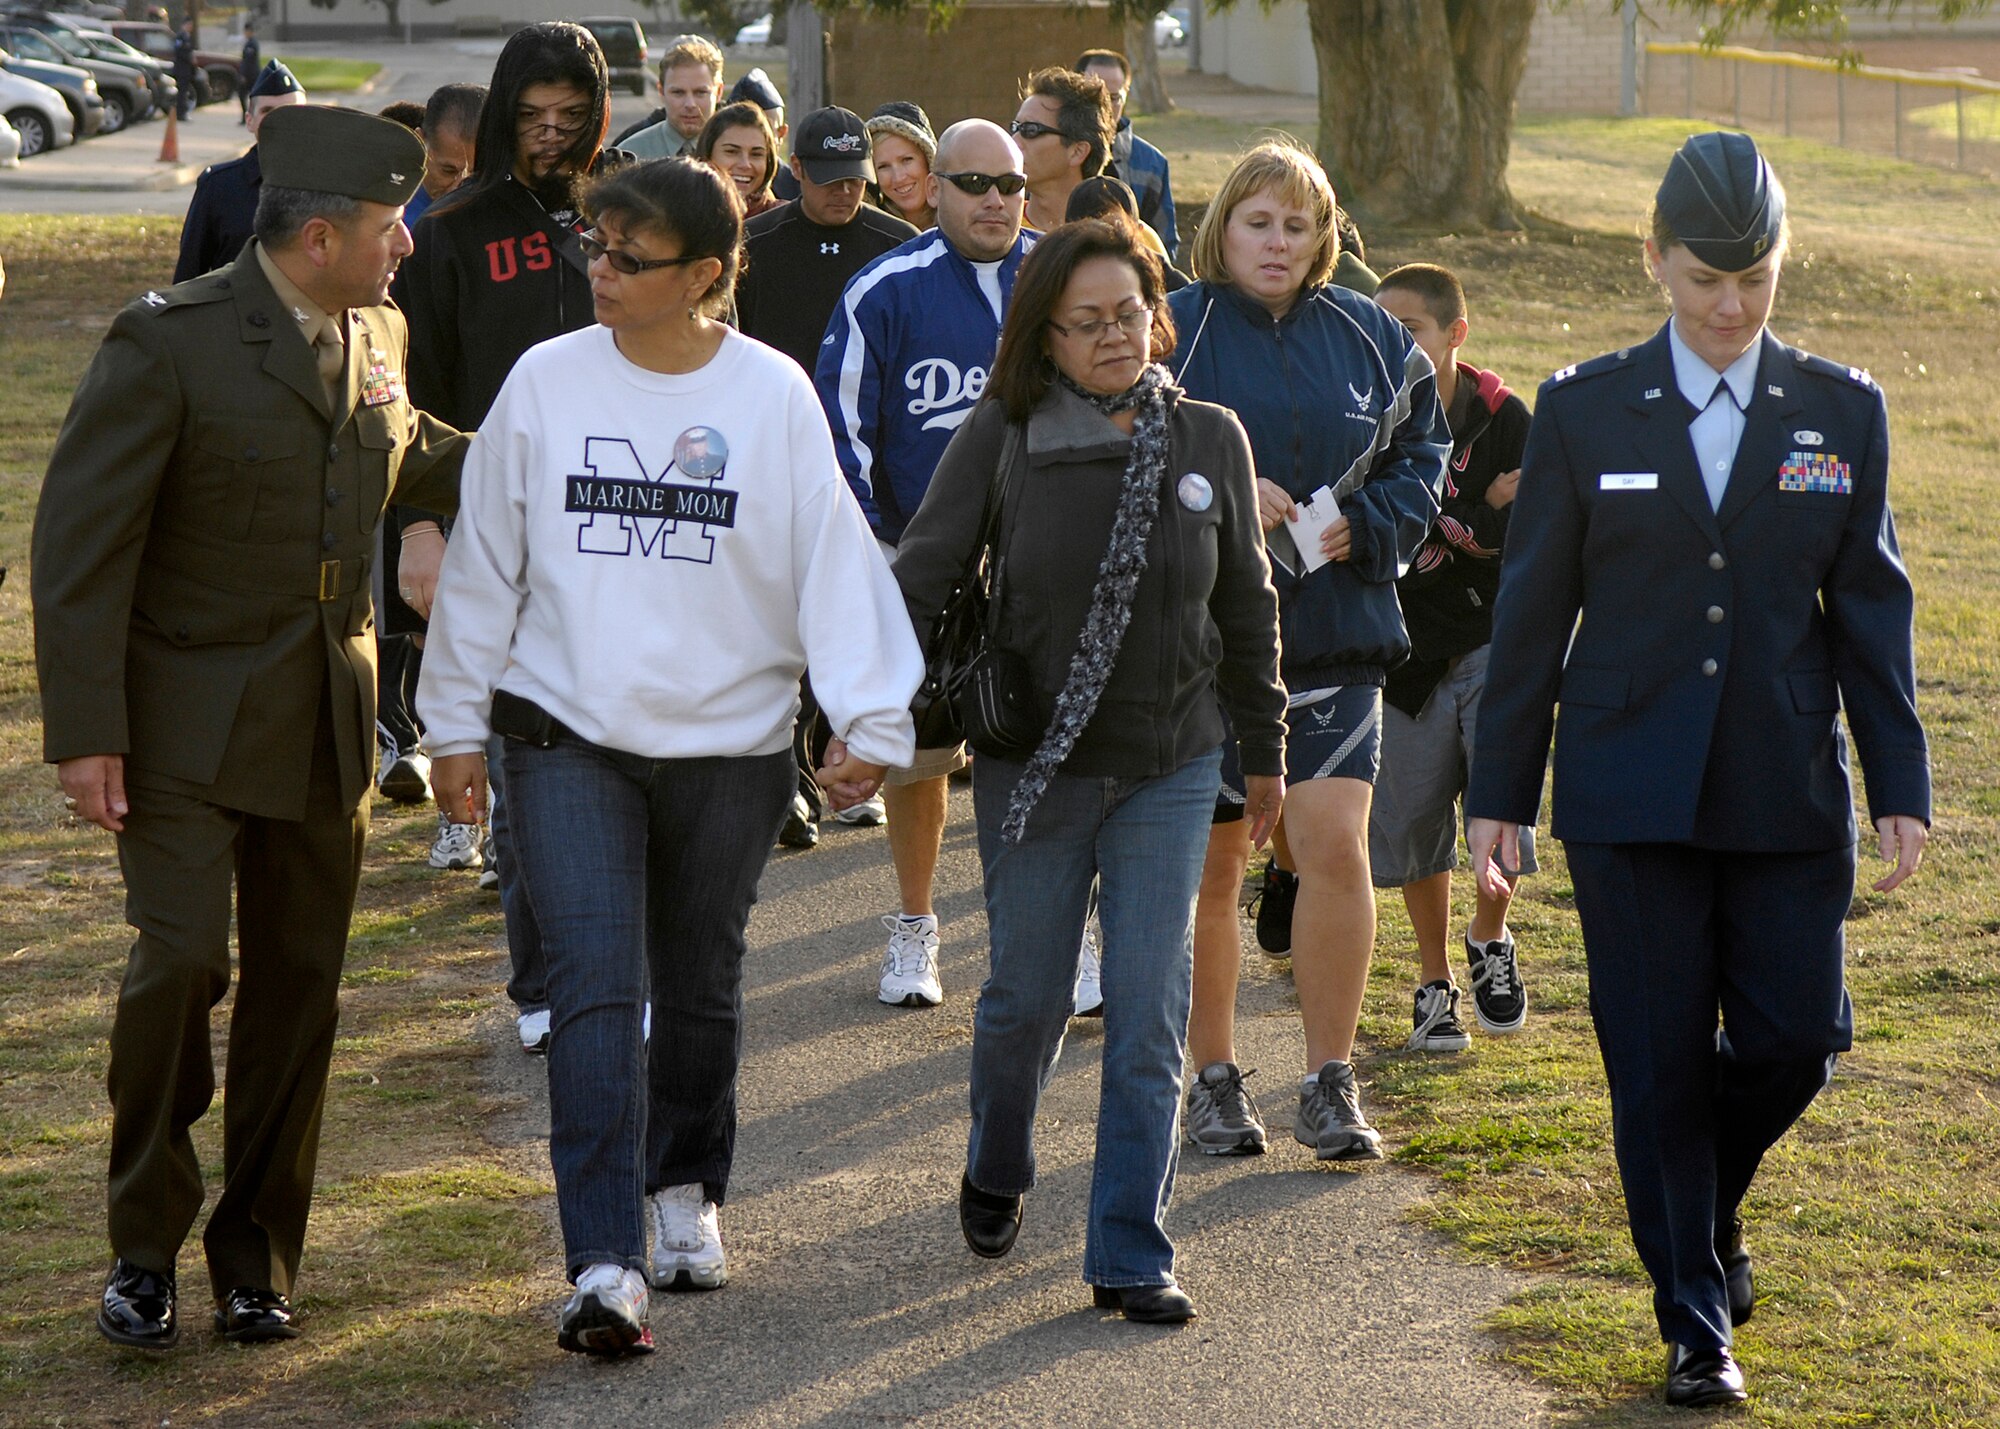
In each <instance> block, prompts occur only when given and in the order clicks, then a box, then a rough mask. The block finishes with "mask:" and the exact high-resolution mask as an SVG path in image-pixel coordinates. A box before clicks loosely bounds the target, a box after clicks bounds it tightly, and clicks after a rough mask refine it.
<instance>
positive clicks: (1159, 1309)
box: [1090, 1285, 1195, 1325]
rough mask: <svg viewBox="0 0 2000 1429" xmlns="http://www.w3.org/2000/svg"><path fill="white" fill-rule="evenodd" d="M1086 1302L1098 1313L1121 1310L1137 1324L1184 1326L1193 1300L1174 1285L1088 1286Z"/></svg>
mask: <svg viewBox="0 0 2000 1429" xmlns="http://www.w3.org/2000/svg"><path fill="white" fill-rule="evenodd" d="M1090 1303H1091V1304H1093V1305H1095V1306H1096V1307H1097V1308H1098V1309H1100V1310H1121V1311H1123V1312H1124V1314H1125V1318H1126V1319H1128V1320H1132V1321H1135V1322H1136V1323H1138V1324H1141V1325H1185V1324H1186V1323H1187V1322H1188V1321H1190V1320H1192V1319H1193V1318H1194V1314H1195V1311H1194V1301H1192V1300H1190V1299H1188V1297H1187V1292H1186V1291H1185V1290H1183V1289H1181V1288H1180V1286H1178V1285H1127V1286H1124V1287H1122V1288H1119V1289H1113V1288H1112V1287H1111V1286H1108V1285H1093V1286H1091V1287H1090Z"/></svg>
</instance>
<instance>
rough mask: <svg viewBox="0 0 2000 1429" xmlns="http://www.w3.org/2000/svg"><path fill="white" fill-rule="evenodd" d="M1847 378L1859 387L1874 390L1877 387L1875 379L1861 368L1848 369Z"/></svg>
mask: <svg viewBox="0 0 2000 1429" xmlns="http://www.w3.org/2000/svg"><path fill="white" fill-rule="evenodd" d="M1847 376H1848V380H1849V381H1851V382H1853V383H1854V385H1855V386H1857V387H1867V388H1871V389H1872V388H1873V387H1874V386H1875V379H1874V378H1873V377H1871V376H1869V375H1868V373H1867V372H1866V371H1864V370H1863V369H1861V368H1859V367H1850V368H1848V369H1847Z"/></svg>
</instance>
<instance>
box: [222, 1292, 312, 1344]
mask: <svg viewBox="0 0 2000 1429" xmlns="http://www.w3.org/2000/svg"><path fill="white" fill-rule="evenodd" d="M215 1331H216V1333H217V1334H219V1335H221V1336H222V1337H223V1338H224V1339H225V1340H234V1341H236V1343H237V1344H239V1345H250V1344H256V1343H257V1342H258V1341H260V1340H296V1339H297V1338H298V1337H299V1327H298V1326H297V1325H296V1324H294V1323H293V1320H292V1302H291V1301H289V1300H287V1299H286V1298H285V1297H284V1296H282V1295H280V1294H279V1293H278V1292H277V1291H275V1290H256V1289H252V1288H251V1287H249V1286H244V1285H239V1286H237V1287H236V1288H235V1289H234V1290H232V1291H230V1292H229V1293H228V1294H227V1295H226V1296H224V1297H223V1300H222V1303H221V1304H220V1305H218V1306H216V1307H215Z"/></svg>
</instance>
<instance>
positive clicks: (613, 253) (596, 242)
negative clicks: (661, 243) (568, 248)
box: [576, 228, 713, 276]
mask: <svg viewBox="0 0 2000 1429" xmlns="http://www.w3.org/2000/svg"><path fill="white" fill-rule="evenodd" d="M576 241H577V242H578V243H580V244H581V245H583V256H584V258H585V259H586V260H588V261H589V262H592V263H595V262H596V261H597V260H598V259H600V258H602V259H603V260H604V261H605V262H607V263H609V264H610V265H611V266H612V267H613V268H615V269H617V270H618V271H619V272H620V273H624V274H626V275H627V276H630V275H632V274H634V273H644V272H647V271H648V270H650V269H653V268H678V267H679V266H680V265H681V264H683V263H699V262H700V261H701V260H702V259H704V258H708V257H712V256H713V255H712V254H707V253H688V254H685V255H683V256H682V257H679V258H634V257H633V256H632V255H631V254H630V253H621V252H620V251H619V250H617V249H616V248H609V247H606V246H605V243H604V240H603V239H602V238H599V237H598V236H597V230H596V229H594V228H593V229H591V230H590V231H589V232H587V233H579V234H577V236H576Z"/></svg>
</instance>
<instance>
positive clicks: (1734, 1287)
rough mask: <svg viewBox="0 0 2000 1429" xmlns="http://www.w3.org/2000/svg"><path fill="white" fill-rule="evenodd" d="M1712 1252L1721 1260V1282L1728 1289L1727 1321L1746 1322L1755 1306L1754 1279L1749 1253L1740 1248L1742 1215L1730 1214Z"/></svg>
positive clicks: (1741, 1246)
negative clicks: (1723, 1231)
mask: <svg viewBox="0 0 2000 1429" xmlns="http://www.w3.org/2000/svg"><path fill="white" fill-rule="evenodd" d="M1715 1253H1716V1255H1717V1257H1718V1258H1720V1260H1721V1261H1722V1283H1723V1284H1724V1285H1726V1286H1727V1287H1728V1288H1729V1323H1730V1324H1732V1325H1741V1324H1744V1323H1745V1322H1747V1321H1748V1320H1749V1318H1750V1315H1751V1312H1752V1311H1754V1310H1755V1309H1756V1308H1757V1279H1756V1277H1755V1276H1754V1275H1752V1274H1751V1273H1750V1252H1749V1251H1747V1250H1745V1249H1744V1248H1743V1217H1741V1216H1736V1217H1733V1218H1732V1219H1731V1220H1730V1222H1729V1230H1728V1233H1727V1234H1725V1235H1722V1236H1719V1237H1717V1239H1716V1242H1715Z"/></svg>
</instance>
